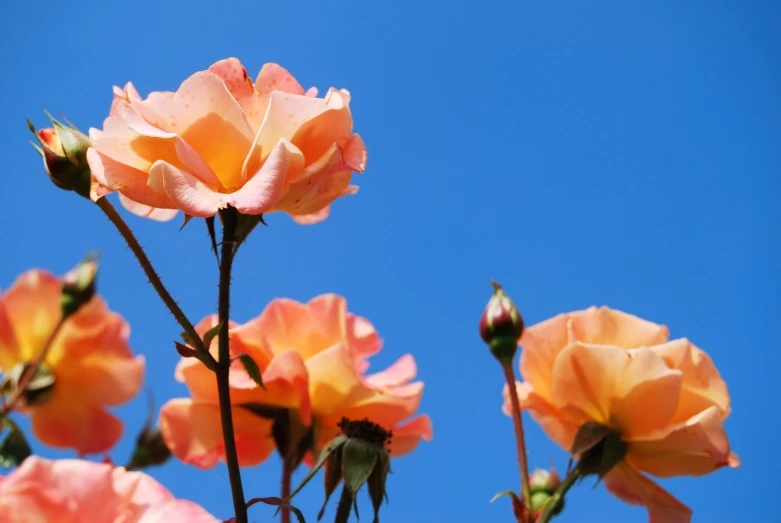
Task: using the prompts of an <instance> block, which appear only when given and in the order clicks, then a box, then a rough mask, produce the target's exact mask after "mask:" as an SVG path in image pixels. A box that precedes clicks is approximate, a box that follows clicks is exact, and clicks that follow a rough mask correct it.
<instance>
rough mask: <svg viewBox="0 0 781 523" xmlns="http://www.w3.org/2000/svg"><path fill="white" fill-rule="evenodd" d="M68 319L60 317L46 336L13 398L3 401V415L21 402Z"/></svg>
mask: <svg viewBox="0 0 781 523" xmlns="http://www.w3.org/2000/svg"><path fill="white" fill-rule="evenodd" d="M67 319H68V316H66V315H64V314H63V316H62V317H61V318H60V321H58V322H57V325H55V327H54V330H53V331H52V332H51V334H49V337H48V338H46V343H44V344H43V347H42V348H41V352H39V353H38V357H36V358H35V361H33V363H32V365H30V366H29V367H28V368H27V371H26V372H25V373H24V374H22V376H21V377H20V378H19V383H18V384H17V385H16V389H15V390H14V393H13V395H12V396H11V399H9V400H8V403H3V410H2V414H3V416H5V415H6V414H8V413H9V412H11V411H12V410H14V407H15V406H16V404H17V403H18V402H19V399H20V398H21V397H22V394H24V391H25V389H26V388H27V385H29V384H30V381H31V380H32V379H33V376H35V373H36V372H37V371H38V367H40V366H41V363H43V361H44V360H45V359H46V354H47V353H48V352H49V349H50V348H51V346H52V342H53V341H54V338H56V337H57V334H58V333H59V332H60V329H61V328H62V326H63V325H64V324H65V320H67Z"/></svg>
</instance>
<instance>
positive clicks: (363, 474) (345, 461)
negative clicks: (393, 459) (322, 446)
mask: <svg viewBox="0 0 781 523" xmlns="http://www.w3.org/2000/svg"><path fill="white" fill-rule="evenodd" d="M377 451H378V446H377V445H376V444H374V443H369V442H368V441H364V440H362V439H358V438H352V439H350V440H348V441H347V443H345V445H344V449H343V450H342V477H343V478H344V485H345V487H347V490H348V491H349V492H350V494H352V496H353V499H355V495H356V494H357V493H358V490H359V489H360V488H361V485H363V484H364V483H366V480H367V479H369V476H370V475H371V473H372V471H373V470H374V466H375V465H376V464H377V459H378V458H377V454H378V452H377Z"/></svg>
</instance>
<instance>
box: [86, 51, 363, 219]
mask: <svg viewBox="0 0 781 523" xmlns="http://www.w3.org/2000/svg"><path fill="white" fill-rule="evenodd" d="M114 95H115V98H114V102H113V104H112V107H111V112H110V114H109V117H108V118H107V119H106V120H105V122H103V130H102V131H99V130H97V129H90V138H91V139H92V149H90V151H89V152H88V154H87V156H88V161H89V165H90V167H91V169H92V173H93V175H94V177H95V180H96V181H97V183H98V184H99V185H96V186H95V187H93V193H92V198H93V199H94V200H97V199H98V198H99V197H101V196H102V195H104V194H106V192H109V191H119V193H120V194H121V195H122V201H123V204H124V205H125V206H126V207H128V208H129V210H131V211H132V212H135V213H136V214H140V215H142V216H148V217H150V218H154V219H157V220H167V219H171V218H172V217H173V216H174V215H175V214H176V210H182V211H184V212H185V213H186V214H188V215H190V216H199V217H209V216H214V214H215V213H216V212H217V211H218V210H220V209H224V208H225V207H227V206H232V207H235V208H236V209H238V211H239V212H240V213H243V214H253V215H258V214H267V213H271V212H274V211H284V212H287V213H289V214H290V215H291V216H292V217H293V218H294V219H295V220H297V221H299V222H302V223H314V222H317V221H320V220H323V219H325V218H326V216H327V215H328V209H329V205H330V204H331V202H333V201H334V200H335V199H336V198H339V197H340V196H344V195H347V194H353V193H355V192H356V190H357V187H354V186H350V185H349V183H350V178H351V176H352V173H353V172H363V170H364V168H365V167H366V158H367V156H366V148H365V147H364V144H363V141H362V140H361V137H360V136H359V135H357V134H353V133H352V125H353V122H352V116H351V114H350V109H349V103H350V93H349V92H347V91H346V90H344V89H342V90H336V89H333V88H331V89H329V90H328V92H327V93H326V95H325V97H324V98H317V89H314V88H312V89H309V91H306V92H305V91H304V89H303V88H302V87H301V85H300V84H299V83H298V82H297V81H296V80H295V78H293V77H292V76H291V75H290V73H288V72H287V71H286V70H285V69H283V68H282V67H280V66H278V65H276V64H266V65H264V66H263V68H262V69H261V70H260V73H259V74H258V78H257V80H256V81H255V83H254V84H253V82H252V80H251V79H250V78H248V77H247V71H246V69H244V67H243V66H242V65H241V62H239V61H238V60H237V59H236V58H228V59H226V60H222V61H220V62H217V63H216V64H214V65H212V66H211V67H210V68H209V70H208V71H200V72H197V73H195V74H194V75H192V76H191V77H190V78H188V79H187V80H185V81H184V83H182V85H181V86H180V87H179V90H177V91H176V92H175V93H172V92H154V93H151V94H150V95H149V96H148V97H147V98H146V99H142V98H141V96H140V95H139V94H138V92H137V91H136V89H135V88H134V87H133V85H132V84H130V83H128V84H127V85H126V86H125V88H124V89H119V88H117V87H115V88H114ZM158 209H159V210H158Z"/></svg>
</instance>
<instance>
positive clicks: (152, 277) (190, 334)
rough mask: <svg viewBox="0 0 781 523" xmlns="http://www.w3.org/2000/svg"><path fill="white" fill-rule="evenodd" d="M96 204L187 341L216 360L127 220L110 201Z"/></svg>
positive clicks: (104, 199)
mask: <svg viewBox="0 0 781 523" xmlns="http://www.w3.org/2000/svg"><path fill="white" fill-rule="evenodd" d="M96 203H97V204H98V207H100V210H102V211H103V213H104V214H105V215H106V216H107V217H108V219H109V220H110V221H111V223H112V224H114V227H116V228H117V231H119V234H121V235H122V237H123V238H124V239H125V242H127V245H128V247H130V250H131V251H133V254H134V255H135V257H136V259H137V260H138V262H139V263H140V264H141V268H142V269H143V270H144V273H145V274H146V277H147V278H148V279H149V283H151V284H152V287H154V289H155V291H156V292H157V294H158V296H160V299H161V300H163V303H164V304H165V306H166V307H167V308H168V310H169V311H171V314H173V316H174V318H176V321H177V322H178V323H179V325H180V326H181V327H182V329H184V332H185V334H186V335H187V341H188V342H190V343H191V344H193V345H194V346H195V348H196V349H197V350H198V351H200V352H203V353H205V354H208V356H207V357H208V358H210V359H212V360H214V358H213V357H212V356H211V354H209V352H208V351H207V350H206V348H205V347H204V345H203V340H201V337H200V336H198V333H197V332H195V327H193V324H192V323H190V320H188V319H187V316H185V315H184V312H182V309H181V308H179V305H178V304H177V303H176V300H174V299H173V298H172V297H171V294H170V293H169V292H168V289H166V288H165V285H163V282H162V281H161V280H160V276H158V275H157V272H155V269H154V267H153V266H152V262H150V261H149V258H148V257H147V255H146V253H145V252H144V249H143V248H142V247H141V244H140V243H138V240H137V239H136V237H135V235H134V234H133V231H132V230H130V227H128V225H127V223H125V220H123V219H122V216H120V215H119V213H118V212H117V210H116V209H115V208H114V206H113V205H111V202H109V201H108V199H106V198H101V199H99V200H98V201H97V202H96Z"/></svg>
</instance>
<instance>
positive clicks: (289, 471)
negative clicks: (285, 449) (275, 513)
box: [280, 456, 293, 523]
mask: <svg viewBox="0 0 781 523" xmlns="http://www.w3.org/2000/svg"><path fill="white" fill-rule="evenodd" d="M292 479H293V464H292V463H291V462H290V459H289V458H288V457H287V456H286V457H284V458H283V459H282V499H288V498H289V497H290V484H291V481H292ZM280 514H281V518H282V523H290V509H289V508H288V507H286V506H284V505H282V506H280Z"/></svg>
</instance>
